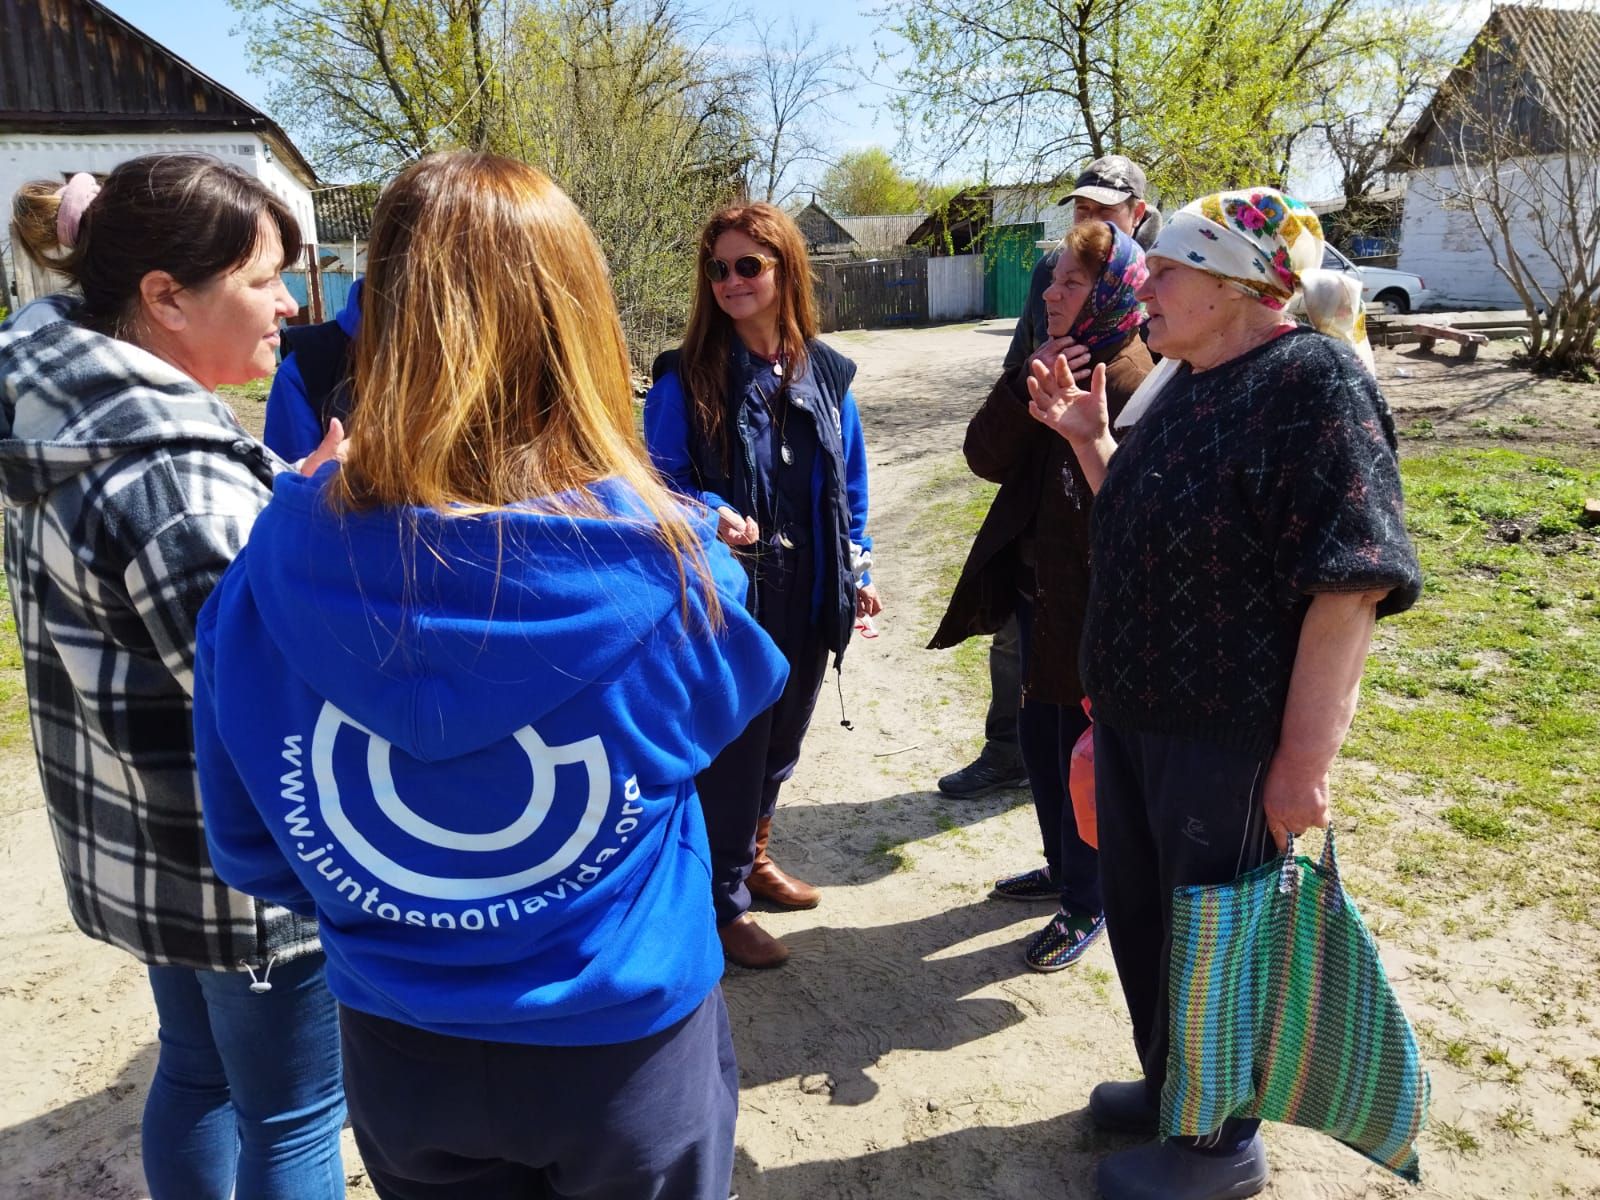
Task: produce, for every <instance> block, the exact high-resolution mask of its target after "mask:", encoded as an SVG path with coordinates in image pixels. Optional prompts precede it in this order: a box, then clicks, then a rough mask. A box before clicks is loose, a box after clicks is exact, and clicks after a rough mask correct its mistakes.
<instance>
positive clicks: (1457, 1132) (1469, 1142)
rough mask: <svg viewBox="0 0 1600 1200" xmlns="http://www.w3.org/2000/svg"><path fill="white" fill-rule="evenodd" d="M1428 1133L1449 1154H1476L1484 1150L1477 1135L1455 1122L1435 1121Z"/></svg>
mask: <svg viewBox="0 0 1600 1200" xmlns="http://www.w3.org/2000/svg"><path fill="white" fill-rule="evenodd" d="M1428 1132H1429V1133H1431V1134H1432V1135H1433V1140H1434V1141H1436V1142H1438V1143H1439V1145H1440V1147H1442V1148H1443V1149H1444V1150H1445V1151H1446V1152H1447V1153H1449V1154H1460V1155H1463V1156H1465V1155H1468V1154H1476V1153H1477V1152H1478V1151H1479V1150H1481V1149H1482V1148H1483V1146H1482V1143H1480V1142H1479V1141H1478V1137H1477V1135H1476V1134H1474V1133H1473V1132H1472V1130H1470V1129H1468V1128H1467V1127H1466V1126H1465V1125H1458V1124H1456V1123H1455V1122H1454V1121H1437V1120H1436V1121H1434V1122H1432V1124H1430V1125H1429V1126H1428Z"/></svg>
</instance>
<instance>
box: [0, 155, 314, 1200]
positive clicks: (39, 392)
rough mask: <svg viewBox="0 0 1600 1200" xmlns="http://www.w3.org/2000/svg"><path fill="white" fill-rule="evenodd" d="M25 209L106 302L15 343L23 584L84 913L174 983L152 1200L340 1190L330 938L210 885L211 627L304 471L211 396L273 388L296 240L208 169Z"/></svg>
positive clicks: (2, 488)
mask: <svg viewBox="0 0 1600 1200" xmlns="http://www.w3.org/2000/svg"><path fill="white" fill-rule="evenodd" d="M17 214H18V217H19V228H20V229H21V231H22V233H23V237H22V238H21V239H20V242H21V244H23V245H24V247H25V248H26V249H28V250H29V251H30V252H31V253H33V254H34V255H35V256H36V257H40V258H41V259H44V258H48V265H50V266H51V267H52V268H53V269H55V270H57V271H61V270H65V272H66V273H67V274H68V275H69V277H71V278H72V279H73V280H74V281H75V282H76V283H77V284H78V286H79V290H80V292H81V295H78V296H72V297H66V296H61V297H52V298H51V299H50V300H47V301H41V302H39V303H38V304H35V305H30V306H29V307H28V308H26V309H24V310H23V311H22V312H21V313H20V314H18V316H17V318H16V319H15V320H14V321H13V322H12V323H11V325H10V326H9V327H8V329H7V331H6V332H4V333H0V503H3V504H4V507H5V551H6V555H5V568H6V577H7V580H8V582H9V584H10V588H11V596H12V603H13V605H14V607H15V610H16V621H17V632H18V636H19V638H20V640H21V643H22V651H23V658H24V664H25V671H26V677H27V686H28V699H29V708H30V714H31V717H32V725H33V737H34V745H35V749H36V751H37V754H38V761H39V773H40V778H41V782H42V784H43V789H44V795H45V801H46V805H47V808H48V811H49V814H50V819H51V825H52V829H53V833H54V835H55V843H56V849H57V852H58V854H59V856H60V861H61V869H62V875H63V878H64V880H65V883H66V889H67V898H68V903H69V906H70V908H71V911H72V915H73V918H74V919H75V920H76V921H77V923H78V925H79V927H80V928H81V929H82V930H83V931H84V932H85V933H87V934H89V935H90V936H91V937H94V938H98V939H100V940H102V941H105V942H109V943H111V944H112V945H114V946H120V947H121V948H122V949H124V950H127V951H129V952H130V953H131V954H133V955H134V956H135V957H137V958H138V959H139V960H140V961H141V962H144V963H145V964H147V966H148V968H149V972H150V979H151V988H152V991H153V993H154V996H155V1000H156V1007H157V1012H158V1015H159V1017H160V1024H161V1054H160V1059H159V1061H158V1064H157V1068H156V1075H155V1080H154V1081H153V1083H152V1085H151V1090H150V1097H149V1100H148V1102H147V1105H146V1110H145V1123H144V1161H145V1170H146V1175H147V1177H148V1180H149V1184H150V1189H151V1193H152V1195H153V1196H154V1197H155V1198H156V1200H165V1198H166V1197H183V1198H184V1200H196V1198H206V1200H209V1198H212V1197H215V1198H217V1200H224V1198H225V1197H227V1196H229V1195H236V1196H237V1197H239V1200H246V1198H249V1197H284V1198H285V1200H287V1198H289V1197H294V1198H295V1200H320V1198H322V1197H336V1196H342V1195H343V1192H344V1175H343V1169H342V1166H341V1163H340V1159H339V1142H338V1138H339V1128H340V1125H341V1123H342V1121H343V1116H344V1100H343V1090H342V1085H341V1080H340V1073H339V1061H338V1042H337V1029H336V1024H335V1020H334V1009H333V1002H332V999H331V997H330V996H329V995H328V992H327V988H326V986H325V984H324V982H323V958H322V953H321V948H320V944H319V941H318V935H317V929H316V925H315V923H314V922H312V921H310V920H307V919H305V918H302V917H299V916H296V915H295V914H293V913H290V912H288V911H287V910H285V909H283V908H279V907H277V906H274V905H270V904H266V903H263V902H262V901H259V900H256V899H253V898H251V897H249V896H245V895H243V894H241V893H239V892H236V891H234V890H232V889H231V888H229V887H227V886H226V885H225V884H224V883H222V882H221V880H219V879H218V878H217V876H216V874H215V872H214V871H213V870H212V866H211V861H210V856H209V855H208V853H207V851H206V842H205V834H204V830H203V828H202V824H201V810H200V797H199V792H198V788H197V785H196V777H195V761H194V740H193V730H192V725H191V716H190V702H191V695H192V693H193V688H194V637H195V621H196V618H197V616H198V614H199V612H200V608H201V606H202V605H203V604H204V603H205V600H206V597H207V596H208V595H209V594H210V592H211V589H212V587H213V586H214V585H215V583H216V581H217V580H218V579H219V578H220V577H221V575H222V572H223V570H224V569H225V568H226V567H227V565H228V563H229V562H230V561H231V560H232V559H233V557H234V555H235V554H236V553H238V551H239V548H240V547H241V545H242V544H243V542H244V539H245V537H246V535H247V533H248V531H249V529H250V526H251V524H252V522H253V521H254V520H255V518H256V515H257V513H259V512H260V511H261V509H262V508H263V507H264V506H265V505H266V502H267V500H268V499H269V497H270V496H271V490H272V477H273V475H274V473H275V472H276V471H279V470H282V469H283V464H282V462H281V461H280V460H278V459H277V458H276V456H274V455H273V454H272V453H271V452H270V451H269V450H267V449H266V447H264V446H262V445H261V444H260V443H258V442H256V441H255V440H253V439H252V438H251V437H249V435H247V434H246V433H245V431H244V430H243V429H242V428H241V427H240V425H239V423H238V421H237V420H236V419H235V418H234V415H233V413H232V412H231V411H230V410H229V409H228V407H227V405H225V404H224V403H223V402H222V401H221V400H219V399H218V398H217V397H216V396H215V395H214V394H213V392H214V389H215V388H216V387H218V386H219V385H221V384H225V383H243V382H245V381H247V380H250V379H254V378H258V377H260V376H263V375H266V374H269V373H270V372H271V370H272V367H273V362H274V357H275V349H276V346H277V341H278V335H277V325H278V320H279V318H281V317H285V316H289V315H291V314H293V312H294V311H295V307H296V306H295V304H294V302H293V300H291V299H290V298H289V295H288V293H287V292H286V291H285V290H284V287H283V283H282V280H281V279H280V277H279V271H280V270H281V269H282V267H283V266H284V265H285V264H286V263H287V262H289V261H291V260H292V259H294V258H295V257H297V256H298V254H299V250H300V235H299V229H298V225H297V224H296V222H295V219H294V217H293V215H292V214H291V213H290V212H289V210H288V209H287V208H286V207H285V206H284V205H283V203H282V202H281V201H279V200H278V199H277V198H276V197H274V196H273V195H272V194H271V193H270V192H269V191H268V190H267V189H266V188H265V187H264V186H263V185H261V184H260V183H259V182H257V181H256V180H254V179H252V178H250V177H249V176H247V175H245V174H244V173H243V172H241V171H238V170H237V169H235V168H232V167H226V166H224V165H223V164H222V163H220V162H217V161H216V160H215V159H211V158H207V157H203V156H199V155H165V156H151V157H147V158H142V159H134V160H132V161H130V162H127V163H124V164H122V165H121V166H119V167H118V168H116V169H115V170H114V171H113V172H112V173H111V174H110V175H109V176H108V177H107V179H106V181H105V184H104V186H103V188H98V187H97V185H96V184H95V181H94V180H93V178H92V177H90V176H88V175H79V176H76V177H74V179H73V180H72V182H70V183H69V184H68V185H67V186H66V187H65V188H58V187H54V186H52V185H29V186H28V187H27V188H25V189H24V191H23V193H21V194H20V195H19V197H18V202H17ZM51 250H54V251H56V252H57V253H56V254H48V255H47V254H46V253H45V252H47V251H51ZM63 250H64V251H66V255H65V257H64V258H63V257H60V255H59V252H60V251H63Z"/></svg>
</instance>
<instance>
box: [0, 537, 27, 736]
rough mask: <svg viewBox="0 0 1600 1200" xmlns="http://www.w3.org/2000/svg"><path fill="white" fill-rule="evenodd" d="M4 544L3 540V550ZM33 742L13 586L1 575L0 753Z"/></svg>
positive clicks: (1, 546) (1, 547)
mask: <svg viewBox="0 0 1600 1200" xmlns="http://www.w3.org/2000/svg"><path fill="white" fill-rule="evenodd" d="M3 549H4V540H3V539H0V550H3ZM31 738H32V731H31V730H30V728H29V726H28V685H27V682H26V680H25V679H24V678H23V673H22V646H21V644H20V643H19V642H18V641H17V622H16V618H15V615H14V614H13V613H12V611H11V583H10V580H8V579H7V578H6V576H5V573H4V572H3V571H0V751H6V750H16V749H21V748H24V747H26V746H27V745H28V744H29V742H30V739H31Z"/></svg>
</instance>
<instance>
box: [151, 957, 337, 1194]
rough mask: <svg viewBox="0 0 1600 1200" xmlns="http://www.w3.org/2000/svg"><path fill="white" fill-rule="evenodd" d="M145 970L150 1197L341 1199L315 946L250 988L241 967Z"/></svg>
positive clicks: (323, 995)
mask: <svg viewBox="0 0 1600 1200" xmlns="http://www.w3.org/2000/svg"><path fill="white" fill-rule="evenodd" d="M149 970H150V990H151V991H152V992H153V993H155V1000H156V1015H157V1016H158V1017H159V1019H160V1023H161V1054H160V1057H159V1058H158V1059H157V1062H156V1074H155V1078H154V1079H153V1080H151V1082H150V1095H149V1097H148V1099H146V1101H145V1106H144V1137H143V1144H144V1173H145V1179H146V1181H147V1182H148V1183H149V1185H150V1195H151V1198H152V1200H228V1198H229V1197H230V1196H232V1197H234V1198H235V1200H340V1198H341V1197H343V1196H344V1164H343V1163H342V1162H341V1161H340V1158H339V1130H340V1128H341V1127H342V1126H343V1125H344V1079H343V1073H342V1071H341V1069H340V1059H339V1016H338V1009H337V1006H336V1005H335V1003H334V1000H333V996H332V995H331V994H330V993H329V991H328V987H327V984H326V983H325V982H324V980H323V957H322V955H321V954H308V955H303V956H302V957H300V958H296V959H293V960H292V961H290V962H288V963H285V964H283V965H282V966H277V967H274V968H273V970H272V972H271V975H270V982H271V984H272V988H271V990H270V991H266V992H259V993H257V992H252V991H251V990H250V976H249V975H248V974H245V973H244V972H239V971H196V970H191V969H189V968H187V967H151V968H149ZM257 975H258V977H259V972H258V973H257Z"/></svg>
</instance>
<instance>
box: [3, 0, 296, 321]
mask: <svg viewBox="0 0 1600 1200" xmlns="http://www.w3.org/2000/svg"><path fill="white" fill-rule="evenodd" d="M161 151H173V152H183V151H187V152H197V153H202V154H211V155H214V156H216V157H217V158H220V159H222V160H223V161H224V162H228V163H232V164H234V165H236V166H238V167H241V168H242V169H244V170H245V171H247V172H249V173H250V174H251V175H253V176H254V177H256V178H257V179H259V180H261V181H262V182H263V183H265V184H266V185H267V186H268V187H269V188H271V189H272V191H273V192H275V193H276V194H277V195H278V196H279V197H281V198H282V199H283V200H284V202H285V203H286V204H288V206H289V209H290V211H292V212H293V213H294V215H295V217H296V219H297V220H298V221H299V223H300V229H301V234H302V236H303V237H304V238H305V240H306V242H307V244H308V245H311V246H314V245H315V243H316V240H317V226H316V216H315V213H314V211H313V207H312V200H311V195H312V189H313V188H314V187H315V186H316V182H317V177H316V172H315V171H313V170H312V168H311V164H310V163H308V162H307V161H306V159H305V158H304V156H302V155H301V153H300V151H299V150H298V149H297V148H296V147H295V145H294V143H293V142H292V141H291V140H290V139H289V137H288V135H287V134H285V133H284V131H283V130H282V129H281V128H279V127H278V125H277V123H276V122H275V121H273V120H272V119H271V118H270V117H268V116H267V115H266V114H265V113H263V112H262V111H261V110H260V109H258V108H256V107H255V106H254V105H252V104H250V103H249V102H248V101H246V100H244V99H243V98H242V97H240V96H238V95H236V94H235V93H233V92H231V91H229V90H228V89H227V88H225V87H223V86H222V85H221V84H220V83H218V82H217V81H216V80H214V79H211V78H210V77H209V76H207V75H205V74H204V73H202V72H201V71H200V70H199V69H197V68H196V67H194V66H191V65H190V64H189V63H187V62H185V61H184V60H183V59H181V58H179V57H178V56H177V55H175V54H173V53H172V51H170V50H168V49H167V48H166V47H165V46H162V45H161V44H160V43H159V42H157V41H155V40H154V39H153V38H151V37H149V36H148V35H146V34H144V33H142V32H140V31H139V30H138V29H136V28H134V27H133V26H132V25H130V24H129V23H128V22H127V21H125V20H123V19H122V18H121V17H119V16H117V15H116V14H115V13H114V12H112V11H111V10H110V9H109V8H107V7H106V6H105V5H103V4H100V3H98V0H0V199H3V200H4V202H5V204H6V207H7V209H8V210H9V206H10V201H11V198H12V197H13V196H14V195H15V194H16V191H17V189H18V188H19V187H21V186H22V185H23V184H24V183H27V182H29V181H31V180H36V179H60V180H62V181H63V182H64V181H65V180H66V179H67V178H69V177H70V176H72V175H74V174H76V173H77V172H79V171H87V172H89V173H90V174H95V175H104V174H106V173H107V172H109V171H110V170H111V169H112V168H113V167H115V166H116V165H117V164H119V163H122V162H125V161H126V160H128V159H130V158H136V157H138V156H139V155H142V154H153V153H158V152H161ZM5 232H6V233H7V236H6V238H5V245H4V247H0V248H3V249H4V250H5V252H6V256H7V257H8V258H9V257H11V256H10V237H9V224H8V225H7V227H6V231H5ZM9 265H10V266H11V268H12V269H11V270H10V271H9V272H6V274H7V275H8V276H9V278H10V280H11V290H12V292H13V294H12V295H9V296H7V297H5V302H6V303H10V304H15V303H17V302H18V301H20V300H25V299H30V298H31V295H32V291H31V285H32V283H33V281H34V275H33V273H32V272H31V271H21V270H17V269H16V263H15V261H14V260H13V261H12V262H11V263H10V264H9ZM312 277H313V281H314V280H315V273H314V272H313V276H312ZM25 292H26V293H27V294H24V293H25ZM313 296H314V297H315V296H320V292H319V290H318V288H317V287H315V286H314V287H313Z"/></svg>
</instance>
